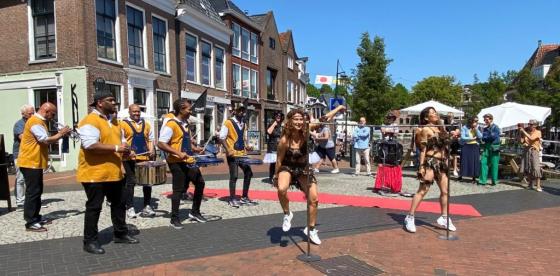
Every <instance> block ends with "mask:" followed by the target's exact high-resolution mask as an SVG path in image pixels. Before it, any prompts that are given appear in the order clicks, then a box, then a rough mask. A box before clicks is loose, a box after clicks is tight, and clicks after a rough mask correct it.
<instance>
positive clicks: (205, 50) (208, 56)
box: [200, 41, 212, 85]
mask: <svg viewBox="0 0 560 276" xmlns="http://www.w3.org/2000/svg"><path fill="white" fill-rule="evenodd" d="M200 52H201V53H202V55H201V56H200V80H201V83H202V84H205V85H210V66H211V64H210V63H211V61H212V45H210V43H208V42H204V41H201V42H200Z"/></svg>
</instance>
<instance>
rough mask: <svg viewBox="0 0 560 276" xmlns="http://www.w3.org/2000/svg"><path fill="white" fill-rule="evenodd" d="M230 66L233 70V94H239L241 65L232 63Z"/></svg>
mask: <svg viewBox="0 0 560 276" xmlns="http://www.w3.org/2000/svg"><path fill="white" fill-rule="evenodd" d="M231 68H232V71H233V72H232V74H233V80H232V82H233V95H237V96H241V66H239V65H237V64H233V65H232V67H231Z"/></svg>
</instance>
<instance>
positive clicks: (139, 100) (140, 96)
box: [133, 88, 146, 111]
mask: <svg viewBox="0 0 560 276" xmlns="http://www.w3.org/2000/svg"><path fill="white" fill-rule="evenodd" d="M133 103H134V104H137V105H139V106H140V110H142V111H146V89H143V88H134V95H133Z"/></svg>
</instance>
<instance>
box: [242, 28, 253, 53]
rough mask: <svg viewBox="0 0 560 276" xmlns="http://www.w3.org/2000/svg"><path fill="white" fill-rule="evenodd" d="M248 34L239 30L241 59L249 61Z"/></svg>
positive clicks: (249, 42) (243, 30)
mask: <svg viewBox="0 0 560 276" xmlns="http://www.w3.org/2000/svg"><path fill="white" fill-rule="evenodd" d="M250 44H251V41H250V33H249V31H247V30H246V29H241V58H242V59H244V60H249V51H250V49H249V47H250Z"/></svg>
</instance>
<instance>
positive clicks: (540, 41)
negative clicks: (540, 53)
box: [537, 39, 542, 48]
mask: <svg viewBox="0 0 560 276" xmlns="http://www.w3.org/2000/svg"><path fill="white" fill-rule="evenodd" d="M537 44H538V47H539V48H540V47H541V46H542V40H540V39H539V41H538V42H537Z"/></svg>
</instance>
